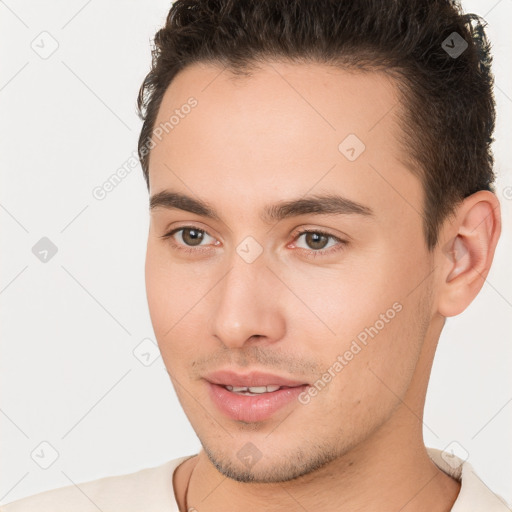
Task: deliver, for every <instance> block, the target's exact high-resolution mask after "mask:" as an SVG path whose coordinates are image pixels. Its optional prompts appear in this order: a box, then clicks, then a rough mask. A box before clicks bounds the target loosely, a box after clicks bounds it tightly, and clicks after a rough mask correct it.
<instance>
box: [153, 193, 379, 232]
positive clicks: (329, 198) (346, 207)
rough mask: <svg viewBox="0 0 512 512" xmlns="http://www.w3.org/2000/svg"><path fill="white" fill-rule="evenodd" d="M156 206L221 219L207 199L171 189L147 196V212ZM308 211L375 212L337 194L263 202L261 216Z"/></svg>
mask: <svg viewBox="0 0 512 512" xmlns="http://www.w3.org/2000/svg"><path fill="white" fill-rule="evenodd" d="M156 208H165V209H169V210H174V209H177V210H184V211H187V212H190V213H195V214H196V215H200V216H202V217H206V218H208V219H212V220H216V221H219V222H222V219H221V218H220V215H219V214H218V212H216V211H215V209H214V208H213V207H212V206H211V205H210V204H208V203H207V202H205V201H202V200H199V199H195V198H193V197H190V196H187V195H186V194H181V193H178V192H173V191H170V190H163V191H161V192H158V193H157V194H155V195H153V196H152V197H151V198H150V201H149V209H150V211H153V210H155V209H156ZM311 214H312V215H350V214H356V215H362V216H364V217H373V216H374V212H373V210H372V209H371V208H369V207H368V206H365V205H362V204H360V203H357V202H355V201H352V200H351V199H347V198H345V197H342V196H340V195H337V194H327V195H318V194H317V195H310V196H307V197H301V198H298V199H291V200H288V201H280V202H278V203H274V204H269V205H266V206H265V207H264V209H263V212H262V214H261V216H260V218H261V220H262V221H263V222H265V223H267V224H272V223H274V222H278V221H281V220H283V219H287V218H290V217H296V216H299V215H311Z"/></svg>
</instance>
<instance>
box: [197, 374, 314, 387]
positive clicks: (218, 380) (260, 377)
mask: <svg viewBox="0 0 512 512" xmlns="http://www.w3.org/2000/svg"><path fill="white" fill-rule="evenodd" d="M203 378H204V379H205V380H207V381H208V382H210V383H211V384H218V385H220V386H247V387H254V386H287V387H289V388H295V387H298V386H305V385H307V383H306V382H300V381H296V380H292V379H287V378H285V377H280V376H279V375H273V374H271V373H264V372H256V371H254V372H250V373H245V374H240V373H235V372H233V371H231V370H219V371H216V372H212V373H209V374H208V375H205V376H204V377H203Z"/></svg>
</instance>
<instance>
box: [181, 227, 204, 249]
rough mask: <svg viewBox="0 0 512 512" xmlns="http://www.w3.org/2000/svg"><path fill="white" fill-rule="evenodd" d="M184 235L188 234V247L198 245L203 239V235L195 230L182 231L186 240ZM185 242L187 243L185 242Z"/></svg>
mask: <svg viewBox="0 0 512 512" xmlns="http://www.w3.org/2000/svg"><path fill="white" fill-rule="evenodd" d="M186 233H190V240H191V241H192V243H191V244H190V245H200V243H201V240H202V239H203V236H204V235H203V233H202V232H201V231H198V230H197V229H185V230H184V231H183V236H184V238H187V235H186ZM185 242H187V243H188V241H187V240H185Z"/></svg>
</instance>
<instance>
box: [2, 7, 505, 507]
mask: <svg viewBox="0 0 512 512" xmlns="http://www.w3.org/2000/svg"><path fill="white" fill-rule="evenodd" d="M464 6H465V9H466V10H467V11H471V12H476V13H477V14H480V15H483V16H484V17H485V19H486V20H487V21H488V23H489V26H488V34H489V37H490V39H491V41H492V42H493V45H494V58H495V66H494V71H495V74H496V84H497V88H496V100H497V105H498V124H497V131H496V138H497V142H496V143H495V146H494V148H495V154H496V169H497V171H498V173H499V178H498V182H497V190H498V195H499V198H500V201H501V204H502V213H503V235H502V237H501V241H500V243H499V245H498V249H497V253H496V258H495V263H494V266H493V269H492V270H491V273H490V274H489V276H488V279H487V282H486V284H485V285H484V286H483V289H482V291H481V293H480V295H479V296H478V297H477V299H476V300H475V301H474V302H473V303H472V304H471V305H470V307H469V308H468V309H467V310H466V311H465V312H464V313H463V314H461V315H460V316H458V317H456V318H452V319H449V320H448V322H447V325H446V328H445V330H444V333H443V335H442V338H441V342H440V346H439V349H438V353H437V356H436V360H435V363H434V369H433V375H432V379H431V384H430V388H429V392H428V396H427V406H426V413H425V424H426V427H425V440H426V444H427V446H433V447H438V448H441V449H442V448H445V447H446V446H447V445H448V444H450V443H452V442H453V441H456V443H458V444H455V445H454V446H455V453H456V454H459V455H462V456H465V455H466V452H467V454H468V456H469V460H470V462H471V463H472V464H473V466H474V468H475V469H476V472H477V473H478V475H479V476H480V477H481V478H482V480H483V481H484V482H485V483H486V484H487V485H488V486H490V487H491V488H492V489H493V490H494V491H495V492H498V493H499V494H501V495H502V496H503V497H504V498H505V499H507V500H508V501H509V502H510V501H512V478H511V474H512V441H511V436H510V433H511V432H512V428H511V427H512V385H511V382H510V368H511V367H512V346H511V330H512V328H511V317H512V314H511V313H512V292H511V288H512V286H511V282H512V277H511V271H510V256H511V254H512V247H511V244H512V236H511V224H512V222H511V220H512V219H511V211H512V208H511V206H512V200H511V199H510V198H511V192H512V174H511V172H510V161H511V156H512V155H511V151H510V140H511V139H510V135H511V133H510V132H511V129H510V125H511V119H512V116H511V109H512V99H511V98H512V86H511V83H512V81H511V76H512V73H511V68H510V64H509V63H510V61H511V60H510V54H511V50H512V38H511V35H510V19H511V18H512V0H500V1H492V2H488V1H482V0H479V1H477V0H472V1H465V2H464ZM169 7H170V3H169V2H167V1H163V0H152V1H151V2H143V1H138V2H134V1H120V0H116V1H109V2H105V1H104V2H99V1H98V0H89V1H84V0H80V1H76V0H74V1H69V0H68V1H63V0H61V1H55V0H54V1H52V2H44V3H39V2H27V1H22V0H7V1H6V2H3V1H0V38H1V46H0V108H1V115H0V129H1V132H0V144H1V151H0V170H1V173H2V187H1V189H0V221H1V226H2V230H1V241H2V250H1V257H2V266H1V269H2V271H1V276H0V305H1V325H2V334H1V343H2V347H1V351H2V352H1V354H2V355H1V358H0V376H1V390H2V395H1V407H0V409H1V410H0V412H1V414H0V428H1V436H2V437H1V438H2V441H3V442H2V446H1V453H0V460H1V461H2V465H1V475H0V503H8V502H10V501H13V500H16V499H19V498H22V497H24V496H27V495H31V494H34V493H36V492H40V491H43V490H47V489H53V488H56V487H61V486H65V485H70V484H72V483H79V482H83V481H87V480H92V479H96V478H100V477H103V476H109V475H114V474H122V473H128V472H132V471H137V470H139V469H142V468H145V467H150V466H155V465H159V464H161V463H163V462H165V461H167V460H169V459H171V458H175V457H179V456H183V455H187V454H193V453H196V452H197V451H198V450H199V447H200V444H199V441H198V439H197V437H196V436H195V434H194V432H193V430H192V428H191V426H190V425H189V423H188V421H187V419H186V417H185V415H184V413H183V412H182V409H181V407H180V405H179V403H178V401H177V399H176V396H175V394H174V391H173V389H172V387H171V384H170V381H169V378H168V375H167V373H166V372H165V369H164V366H163V363H162V360H161V358H160V357H159V355H158V352H157V349H156V346H155V345H154V335H153V331H152V327H151V323H150V318H149V313H148V308H147V303H146V296H145V285H144V257H145V244H146V237H147V230H148V214H147V205H148V194H147V190H146V186H145V184H144V181H143V178H142V171H141V169H140V166H139V165H137V166H136V167H135V168H134V170H133V171H132V172H131V173H130V174H128V176H127V177H126V178H125V179H124V180H123V181H122V182H121V183H120V184H119V185H118V186H117V187H116V188H115V189H114V190H113V191H112V192H110V193H109V194H108V195H107V197H106V198H105V199H104V200H102V201H100V200H97V199H95V198H94V197H93V195H92V191H93V189H94V188H95V187H97V186H99V185H101V184H102V183H104V182H105V181H106V180H107V179H108V178H109V177H110V176H111V175H112V174H113V173H114V172H115V171H116V170H117V169H118V168H119V167H121V166H123V165H124V164H125V162H127V161H129V159H130V157H132V156H134V155H135V154H136V153H135V152H136V147H137V137H138V134H139V130H140V127H141V122H140V121H139V119H138V117H137V116H136V113H135V100H136V95H137V92H138V88H139V86H140V84H141V82H142V80H143V78H144V76H145V74H146V73H147V71H148V69H149V64H150V40H151V38H152V37H153V35H154V33H155V31H156V30H157V29H158V28H159V27H160V26H161V25H162V24H163V23H164V20H165V17H166V15H167V12H168V9H169ZM44 31H46V32H48V33H49V34H51V36H48V35H42V36H41V35H40V34H41V32H44ZM42 38H45V39H44V40H43V42H42ZM51 38H54V39H55V40H56V41H57V43H58V48H57V50H56V51H55V53H53V54H52V55H51V56H49V57H48V58H46V59H43V58H41V57H40V56H39V54H38V53H36V51H34V49H33V48H32V47H31V45H33V46H34V47H36V48H38V51H40V52H42V51H48V50H49V49H51V44H52V41H51ZM37 45H39V46H37ZM43 47H44V49H43ZM507 187H508V189H507ZM504 190H508V194H507V193H504ZM507 197H508V199H507ZM42 237H48V238H49V239H50V240H51V241H52V242H53V243H54V244H55V245H56V246H57V248H58V252H57V254H56V255H55V256H54V257H53V258H51V259H50V260H49V261H48V262H46V263H42V262H41V261H40V260H39V259H37V258H36V257H35V255H34V254H33V253H32V247H33V246H34V245H35V244H36V243H37V242H38V241H39V240H40V239H41V238H42ZM147 338H149V339H150V340H153V341H148V340H146V341H145V342H144V344H143V345H142V346H141V347H139V348H138V349H137V348H136V347H138V346H139V344H140V343H141V342H142V341H143V340H145V339H147ZM151 347H152V348H151ZM134 350H135V352H136V353H139V354H140V353H145V352H148V350H149V352H150V354H151V355H150V356H142V359H143V360H144V358H147V357H150V361H151V360H152V359H153V358H156V359H155V360H154V362H153V363H152V364H151V365H149V366H145V365H144V364H143V363H141V362H140V361H139V359H137V358H136V357H135V355H134ZM43 442H44V443H49V444H50V445H51V446H52V447H53V449H55V450H56V452H57V453H58V458H57V459H56V460H55V462H53V464H51V465H50V466H49V467H48V468H47V469H42V467H41V465H48V464H50V463H51V462H52V456H53V455H52V454H53V452H52V448H50V447H49V446H48V445H47V444H43V445H41V443H43ZM31 454H32V455H31Z"/></svg>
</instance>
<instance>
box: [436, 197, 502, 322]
mask: <svg viewBox="0 0 512 512" xmlns="http://www.w3.org/2000/svg"><path fill="white" fill-rule="evenodd" d="M446 231H447V232H446V233H445V234H444V235H445V240H446V239H448V242H445V243H444V248H443V250H442V254H440V258H442V259H441V268H442V271H441V272H442V273H441V276H440V277H441V283H440V289H439V295H438V297H439V303H438V305H439V313H440V314H441V315H443V316H445V317H449V316H455V315H458V314H460V313H462V311H464V310H465V309H466V308H467V307H468V305H469V304H470V303H471V302H472V301H473V299H474V298H475V297H476V296H477V294H478V292H479V291H480V289H481V288H482V286H483V283H484V281H485V278H486V277H487V274H488V273H489V270H490V267H491V264H492V260H493V257H494V251H495V249H496V244H497V243H498V239H499V236H500V232H501V217H500V205H499V201H498V199H497V197H496V196H495V195H494V194H493V193H492V192H489V191H484V190H482V191H479V192H476V193H475V194H473V195H471V196H469V197H467V198H466V199H465V200H464V201H463V203H462V204H461V205H460V207H459V208H458V209H457V213H456V215H455V220H454V221H453V222H451V223H450V224H449V226H448V227H447V228H446Z"/></svg>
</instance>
